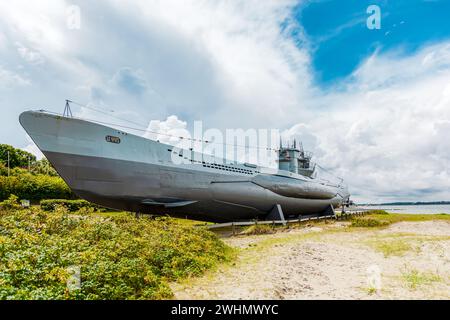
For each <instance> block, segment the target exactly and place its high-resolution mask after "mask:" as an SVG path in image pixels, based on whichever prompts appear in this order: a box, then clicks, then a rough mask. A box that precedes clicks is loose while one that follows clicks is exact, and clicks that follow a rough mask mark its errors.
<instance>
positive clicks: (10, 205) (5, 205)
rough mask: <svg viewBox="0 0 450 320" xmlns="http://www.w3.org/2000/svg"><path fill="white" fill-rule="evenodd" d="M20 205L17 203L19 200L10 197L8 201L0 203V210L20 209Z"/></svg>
mask: <svg viewBox="0 0 450 320" xmlns="http://www.w3.org/2000/svg"><path fill="white" fill-rule="evenodd" d="M20 208H21V205H20V203H19V198H18V197H17V196H15V195H13V194H12V195H10V196H9V198H8V200H5V201H3V202H0V209H2V210H11V209H20Z"/></svg>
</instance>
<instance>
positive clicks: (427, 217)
mask: <svg viewBox="0 0 450 320" xmlns="http://www.w3.org/2000/svg"><path fill="white" fill-rule="evenodd" d="M368 217H370V218H371V219H375V220H382V221H388V222H389V223H396V222H401V221H411V222H415V221H416V222H419V221H431V220H449V221H450V214H407V213H396V214H388V215H384V214H371V215H369V216H368Z"/></svg>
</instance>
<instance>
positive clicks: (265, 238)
mask: <svg viewBox="0 0 450 320" xmlns="http://www.w3.org/2000/svg"><path fill="white" fill-rule="evenodd" d="M224 241H225V242H227V243H228V244H229V245H230V246H232V247H235V248H239V250H238V257H237V260H236V262H234V263H233V264H228V265H222V266H220V267H219V268H218V269H217V270H215V271H211V272H208V273H207V274H206V275H204V276H202V277H200V278H192V279H188V280H187V281H184V282H183V283H174V284H172V289H173V290H174V293H175V298H176V299H450V223H449V222H447V221H426V222H400V223H396V224H393V225H391V226H389V227H387V228H384V229H355V228H349V227H348V225H347V223H346V222H333V223H321V224H318V225H315V226H306V227H299V228H295V229H290V230H288V231H281V232H277V233H275V234H270V235H258V236H237V237H230V238H225V239H224Z"/></svg>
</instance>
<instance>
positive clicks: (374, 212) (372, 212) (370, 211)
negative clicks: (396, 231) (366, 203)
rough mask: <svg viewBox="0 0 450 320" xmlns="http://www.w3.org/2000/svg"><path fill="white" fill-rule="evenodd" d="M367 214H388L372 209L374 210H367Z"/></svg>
mask: <svg viewBox="0 0 450 320" xmlns="http://www.w3.org/2000/svg"><path fill="white" fill-rule="evenodd" d="M366 213H367V214H383V215H386V214H389V212H387V211H385V210H379V209H374V210H369V211H367V212H366Z"/></svg>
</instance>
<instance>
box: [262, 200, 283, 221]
mask: <svg viewBox="0 0 450 320" xmlns="http://www.w3.org/2000/svg"><path fill="white" fill-rule="evenodd" d="M265 220H273V221H283V224H285V223H286V222H285V221H286V219H285V218H284V214H283V209H281V206H280V205H279V204H276V205H275V206H274V207H273V208H272V211H270V213H269V214H268V215H267V216H266V217H265Z"/></svg>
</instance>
